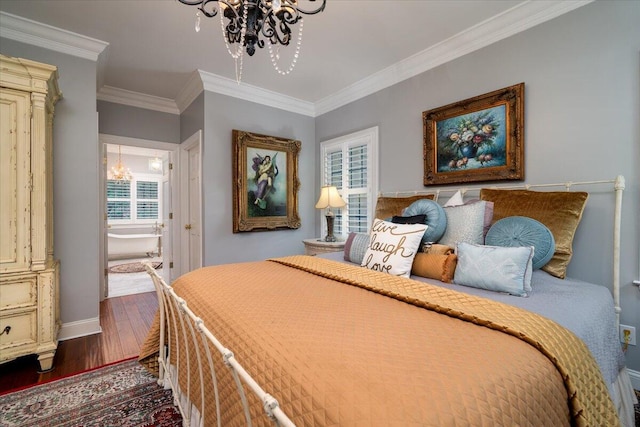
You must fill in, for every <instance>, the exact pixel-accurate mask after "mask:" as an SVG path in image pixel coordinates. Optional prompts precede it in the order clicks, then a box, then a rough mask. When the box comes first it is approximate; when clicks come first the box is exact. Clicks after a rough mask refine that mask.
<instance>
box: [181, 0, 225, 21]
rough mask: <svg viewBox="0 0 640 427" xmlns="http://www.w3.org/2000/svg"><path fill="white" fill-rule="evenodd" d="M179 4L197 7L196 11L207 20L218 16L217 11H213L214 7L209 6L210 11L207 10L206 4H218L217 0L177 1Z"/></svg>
mask: <svg viewBox="0 0 640 427" xmlns="http://www.w3.org/2000/svg"><path fill="white" fill-rule="evenodd" d="M178 1H179V2H180V3H183V4H186V5H187V6H198V5H202V6H200V7H198V10H200V11H201V12H202V13H204V15H205V16H206V17H207V18H213V17H214V16H216V15H217V14H218V10H217V9H215V7H214V6H211V10H210V11H209V10H207V4H209V3H211V2H215V3H218V0H178Z"/></svg>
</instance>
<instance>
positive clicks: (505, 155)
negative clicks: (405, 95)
mask: <svg viewBox="0 0 640 427" xmlns="http://www.w3.org/2000/svg"><path fill="white" fill-rule="evenodd" d="M502 110H504V113H501V114H495V113H494V111H502ZM492 114H493V116H491V115H492ZM483 115H484V116H483ZM495 115H498V116H499V117H498V119H496V122H497V123H499V124H498V125H497V126H495V127H494V126H492V127H490V128H487V129H490V131H489V132H488V133H484V132H483V131H482V130H481V129H482V123H486V122H484V121H483V120H486V117H488V116H490V117H494V116H495ZM467 118H469V119H474V118H479V119H478V122H479V125H478V123H475V122H474V121H473V120H470V121H469V123H471V126H470V128H471V129H473V130H474V132H473V134H471V133H469V132H470V131H468V129H467V127H465V126H464V124H462V122H465V121H466V120H467ZM422 123H423V131H424V138H423V154H424V176H423V179H424V185H425V186H429V185H441V184H458V183H465V182H479V181H498V180H523V179H524V83H519V84H517V85H514V86H509V87H506V88H504V89H499V90H496V91H493V92H489V93H486V94H484V95H479V96H476V97H474V98H469V99H465V100H464V101H459V102H454V103H453V104H449V105H445V106H443V107H439V108H434V109H432V110H428V111H424V112H423V113H422ZM454 124H455V125H457V126H458V127H460V129H458V127H453V130H452V131H450V130H451V129H452V125H454ZM497 127H502V128H504V129H500V132H502V134H501V135H497V134H498V132H497V131H496V129H497ZM478 128H481V129H480V130H479V129H478ZM491 131H492V132H491ZM462 134H466V135H468V136H469V137H470V138H478V141H479V142H478V143H477V144H478V145H479V146H481V145H482V144H485V143H488V141H489V140H491V143H490V144H494V141H495V139H496V137H498V136H499V138H501V144H500V145H497V144H496V145H497V146H498V147H502V144H504V148H502V149H496V150H497V154H498V155H499V156H500V157H499V159H500V161H497V160H498V157H497V156H495V153H494V154H493V155H492V158H491V160H493V162H492V161H491V160H489V161H485V158H484V154H482V156H483V157H480V155H481V151H479V150H480V149H478V147H475V151H473V150H461V148H462V147H461V146H462V145H473V141H476V140H475V139H471V141H472V142H462V138H461V139H457V138H458V136H460V135H462ZM456 143H457V144H458V145H456ZM496 145H490V146H491V147H495V146H496ZM465 148H468V147H465ZM487 150H489V149H487ZM465 153H468V154H467V155H465ZM476 153H477V154H478V155H477V157H476ZM447 162H448V163H447Z"/></svg>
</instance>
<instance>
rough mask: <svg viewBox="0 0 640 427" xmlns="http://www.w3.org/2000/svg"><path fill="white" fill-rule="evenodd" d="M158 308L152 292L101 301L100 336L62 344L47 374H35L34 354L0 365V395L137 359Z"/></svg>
mask: <svg viewBox="0 0 640 427" xmlns="http://www.w3.org/2000/svg"><path fill="white" fill-rule="evenodd" d="M157 308H158V300H157V297H156V293H155V292H146V293H141V294H135V295H126V296H122V297H115V298H108V299H106V300H104V301H103V302H102V303H100V325H101V326H102V333H101V334H95V335H89V336H86V337H80V338H74V339H70V340H66V341H61V342H60V343H59V344H58V350H57V351H56V356H55V358H54V360H53V370H52V371H50V372H46V373H43V374H39V373H38V369H39V368H40V366H39V364H38V360H37V356H35V355H33V356H25V357H21V358H18V359H16V360H13V361H11V362H7V363H4V364H0V393H1V392H3V391H7V390H13V389H15V388H19V387H25V386H29V385H33V384H37V383H40V382H44V381H49V380H52V379H56V378H60V377H64V376H68V375H71V374H74V373H78V372H82V371H86V370H87V369H92V368H97V367H100V366H103V365H106V364H108V363H113V362H117V361H120V360H123V359H128V358H131V357H135V356H137V355H138V352H139V350H140V347H141V345H142V343H143V342H144V340H145V338H146V335H147V331H148V330H149V328H150V327H151V323H152V322H153V317H154V315H155V312H156V309H157Z"/></svg>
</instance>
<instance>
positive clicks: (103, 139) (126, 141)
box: [98, 133, 180, 301]
mask: <svg viewBox="0 0 640 427" xmlns="http://www.w3.org/2000/svg"><path fill="white" fill-rule="evenodd" d="M98 140H99V143H100V153H101V154H102V152H103V151H104V150H105V146H106V144H113V145H122V146H131V147H141V148H150V149H155V150H163V151H170V152H171V153H172V157H173V159H174V164H173V168H174V171H173V173H174V175H173V176H174V177H179V176H180V160H179V159H180V145H179V144H173V143H170V142H162V141H152V140H148V139H139V138H129V137H125V136H118V135H110V134H105V133H100V134H98ZM104 161H105V160H104V157H103V156H102V155H101V156H100V164H99V170H100V172H99V175H100V189H101V193H102V197H101V198H100V206H99V209H98V215H99V216H100V223H101V224H102V230H101V233H100V234H101V236H106V233H107V231H108V230H107V221H105V220H104V218H106V215H107V212H106V204H107V203H106V192H105V191H104V190H103V189H104V187H105V185H106V179H107V175H106V171H107V167H106V165H105V164H104ZM176 181H177V180H176V179H174V180H172V182H171V210H172V211H173V212H174V218H173V224H179V223H180V220H179V218H178V219H176V215H178V216H179V215H180V206H179V202H178V201H179V200H180V186H179V185H178V182H176ZM173 224H171V223H170V224H165V227H167V226H168V227H171V228H170V230H171V233H172V234H171V235H172V237H173V239H172V241H173V242H172V248H171V253H166V252H165V253H164V254H163V257H164V258H165V259H166V261H167V262H171V259H172V258H173V254H179V253H180V234H179V232H180V230H179V229H178V227H174V226H173ZM103 238H105V239H106V237H103ZM106 250H107V245H106V242H101V244H100V248H99V258H100V265H99V270H98V271H99V273H98V274H99V280H98V283H99V293H100V301H103V300H104V298H105V296H106V292H107V286H106V277H107V267H108V265H107V261H106V260H107V254H106ZM174 271H179V270H174ZM174 274H175V273H174ZM174 274H172V276H174Z"/></svg>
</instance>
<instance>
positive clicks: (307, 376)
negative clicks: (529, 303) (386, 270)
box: [140, 256, 619, 426]
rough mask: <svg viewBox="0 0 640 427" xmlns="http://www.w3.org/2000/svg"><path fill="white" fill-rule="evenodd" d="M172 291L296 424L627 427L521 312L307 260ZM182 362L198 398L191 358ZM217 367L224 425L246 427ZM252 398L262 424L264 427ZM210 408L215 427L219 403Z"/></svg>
mask: <svg viewBox="0 0 640 427" xmlns="http://www.w3.org/2000/svg"><path fill="white" fill-rule="evenodd" d="M173 287H174V290H175V291H176V293H178V294H179V295H180V296H181V297H182V298H184V299H185V300H186V301H187V302H188V305H189V307H190V308H191V310H192V311H193V312H194V313H195V314H196V315H197V316H199V317H200V318H202V319H203V320H204V322H205V324H206V325H207V326H208V328H209V329H210V330H211V331H212V333H213V334H214V335H216V336H217V338H218V339H219V340H220V341H221V342H222V344H223V345H225V346H226V347H228V348H230V349H231V350H233V351H234V353H235V356H236V358H237V359H238V361H239V362H240V363H241V364H242V365H243V366H244V367H245V369H246V370H247V371H248V372H249V373H250V374H251V375H252V376H253V377H254V378H255V379H256V381H258V383H259V384H261V386H262V387H263V388H264V389H265V390H266V391H267V392H268V393H270V394H272V395H273V396H274V397H275V398H276V399H278V401H279V402H280V406H281V407H282V409H283V410H284V412H285V413H286V414H287V415H288V416H289V417H290V418H291V419H292V420H293V421H294V422H295V423H296V424H297V425H299V426H333V425H335V426H338V425H339V426H360V425H361V426H378V425H379V426H394V425H395V426H410V425H416V426H417V425H421V426H426V425H433V426H445V425H446V426H455V425H460V426H462V425H474V426H494V425H521V426H525V425H530V426H540V425H549V426H550V425H553V426H560V425H578V426H588V425H590V426H605V425H606V426H615V425H619V422H618V419H617V414H616V411H615V408H614V406H613V403H612V402H611V399H610V398H609V395H608V391H607V387H606V385H605V383H604V381H603V379H602V375H601V373H600V370H599V368H598V366H597V365H596V363H595V361H594V360H593V357H592V356H591V354H590V352H589V350H588V349H587V348H586V346H585V345H584V343H583V342H582V341H581V340H580V339H578V338H577V337H575V336H574V335H573V334H572V333H571V332H569V331H567V330H566V329H564V328H562V327H561V326H559V325H557V324H556V323H555V322H553V321H551V320H548V319H546V318H543V317H541V316H539V315H536V314H533V313H530V312H527V311H525V310H522V309H519V308H515V307H511V306H508V305H506V304H502V303H499V302H495V301H490V300H487V299H484V298H479V297H474V296H470V295H466V294H463V293H459V292H455V291H452V290H449V289H445V288H440V287H436V286H431V285H428V284H425V283H422V282H417V281H413V280H411V279H405V278H399V277H395V276H390V275H386V274H381V273H377V272H373V271H370V270H367V269H363V268H360V267H355V266H351V265H347V264H343V263H339V262H335V261H330V260H326V259H321V258H317V257H309V256H293V257H286V258H279V259H275V260H271V261H260V262H251V263H242V264H227V265H220V266H214V267H205V268H202V269H199V270H197V271H194V272H191V273H188V274H186V275H184V276H182V277H181V278H179V279H178V280H176V281H175V282H174V284H173ZM158 331H159V328H158V327H157V324H156V325H154V327H152V330H151V331H150V333H149V336H148V338H147V342H146V344H145V346H144V348H143V350H142V352H141V356H140V359H141V361H143V363H144V361H145V360H148V359H151V358H153V357H154V355H155V354H157V345H158ZM175 354H176V349H175V348H174V349H172V355H173V356H174V357H175ZM182 354H183V356H182V362H181V363H180V372H181V385H182V387H183V389H184V388H185V387H186V382H187V381H189V382H190V383H191V387H192V389H193V388H194V386H195V387H198V386H199V380H198V374H197V371H196V370H195V368H194V367H195V366H196V362H197V361H196V359H195V356H194V354H193V352H191V353H190V357H189V359H190V369H187V367H186V365H187V364H186V363H184V361H185V359H186V358H185V357H184V350H183V351H182ZM215 359H216V361H217V362H216V363H217V365H216V372H217V374H218V376H219V378H218V382H219V384H218V385H219V387H220V389H221V395H222V396H224V397H223V398H222V399H221V403H222V415H221V417H222V425H245V420H244V416H243V415H242V408H241V406H240V404H239V399H238V397H237V392H236V391H235V383H234V382H233V380H232V379H231V376H230V375H229V373H228V370H227V369H226V368H225V367H224V366H223V365H222V363H221V362H220V358H219V357H215ZM189 370H190V371H191V375H190V376H189V375H187V372H188V371H189ZM206 381H207V382H206V383H205V389H206V390H207V397H208V398H210V397H211V396H213V388H212V385H211V382H210V381H208V380H206ZM248 397H249V401H250V404H251V413H252V417H253V418H254V420H253V421H254V424H255V425H270V423H271V422H270V421H269V420H268V419H266V417H264V416H263V415H262V411H263V410H262V405H261V402H259V401H258V400H257V399H256V398H254V397H253V395H249V396H248ZM191 400H192V401H193V402H194V403H195V404H196V406H201V405H200V403H199V402H200V397H199V395H198V394H195V393H192V394H191ZM204 413H205V416H206V423H205V424H206V425H214V424H215V409H214V407H213V403H212V401H211V399H208V400H207V401H206V402H205V409H204Z"/></svg>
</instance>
